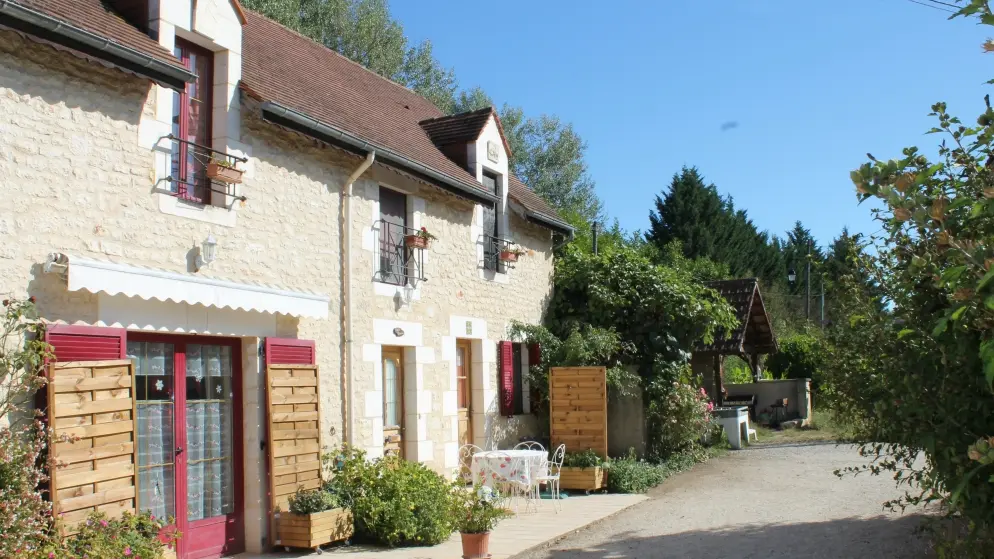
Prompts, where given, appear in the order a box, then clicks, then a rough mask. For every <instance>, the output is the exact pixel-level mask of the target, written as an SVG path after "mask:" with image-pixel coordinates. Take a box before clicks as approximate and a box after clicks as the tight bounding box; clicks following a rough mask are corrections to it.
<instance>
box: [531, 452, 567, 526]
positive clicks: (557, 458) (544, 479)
mask: <svg viewBox="0 0 994 559" xmlns="http://www.w3.org/2000/svg"><path fill="white" fill-rule="evenodd" d="M565 458H566V445H564V444H561V445H559V446H558V447H557V448H556V451H555V452H554V453H553V454H552V458H551V459H550V460H549V462H548V465H547V467H546V471H545V472H543V473H542V475H540V476H538V478H536V481H537V482H538V484H539V485H541V484H543V483H544V484H546V485H548V486H549V494H550V495H552V507H553V508H554V509H556V512H557V513H558V512H560V511H562V499H561V498H560V496H559V475H560V474H561V473H562V470H563V460H564V459H565Z"/></svg>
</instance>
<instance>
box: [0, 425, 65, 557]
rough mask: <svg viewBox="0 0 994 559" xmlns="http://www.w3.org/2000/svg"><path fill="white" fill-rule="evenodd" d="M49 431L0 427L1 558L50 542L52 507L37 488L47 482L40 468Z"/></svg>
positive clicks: (31, 549)
mask: <svg viewBox="0 0 994 559" xmlns="http://www.w3.org/2000/svg"><path fill="white" fill-rule="evenodd" d="M47 448H48V432H47V431H46V430H45V429H44V427H43V426H42V425H41V424H40V423H37V424H35V425H32V426H31V427H26V428H25V427H20V428H18V427H14V428H11V427H3V428H0V533H2V534H3V537H2V538H0V557H16V556H17V555H18V553H19V552H24V551H27V552H31V551H38V550H40V549H42V548H44V547H46V546H47V545H48V544H49V543H50V542H52V541H53V533H52V523H51V518H52V516H51V515H52V506H51V503H50V502H48V501H47V500H45V499H44V498H43V497H42V494H41V492H40V491H39V487H40V486H41V485H42V484H43V483H45V482H46V481H47V480H48V476H47V475H46V474H45V471H44V470H43V469H42V468H41V467H40V464H41V463H42V462H43V461H44V458H43V457H44V456H45V454H46V453H47Z"/></svg>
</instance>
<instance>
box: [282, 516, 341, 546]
mask: <svg viewBox="0 0 994 559" xmlns="http://www.w3.org/2000/svg"><path fill="white" fill-rule="evenodd" d="M353 529H354V528H353V520H352V511H350V510H349V509H345V508H338V509H332V510H326V511H324V512H316V513H313V514H290V513H288V512H281V513H279V514H278V516H277V517H276V545H278V546H283V547H304V548H309V549H316V548H318V547H320V546H322V545H324V544H328V543H331V542H337V541H340V540H347V539H349V538H351V537H352V532H353Z"/></svg>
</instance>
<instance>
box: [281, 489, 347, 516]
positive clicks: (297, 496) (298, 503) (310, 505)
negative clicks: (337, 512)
mask: <svg viewBox="0 0 994 559" xmlns="http://www.w3.org/2000/svg"><path fill="white" fill-rule="evenodd" d="M340 506H342V505H341V503H340V502H339V499H338V496H337V495H335V494H334V493H332V492H330V491H326V490H324V489H298V490H297V492H296V493H294V494H293V495H291V496H290V513H291V514H314V513H316V512H324V511H326V510H331V509H335V508H338V507H340Z"/></svg>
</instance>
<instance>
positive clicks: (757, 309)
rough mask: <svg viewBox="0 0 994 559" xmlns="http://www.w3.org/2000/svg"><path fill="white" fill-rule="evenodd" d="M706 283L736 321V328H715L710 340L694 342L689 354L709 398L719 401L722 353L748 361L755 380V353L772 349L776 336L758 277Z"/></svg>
mask: <svg viewBox="0 0 994 559" xmlns="http://www.w3.org/2000/svg"><path fill="white" fill-rule="evenodd" d="M707 286H708V287H710V288H711V289H714V290H715V291H717V292H718V293H719V294H720V295H721V296H722V297H723V298H724V299H725V300H726V301H728V303H729V304H730V305H731V306H732V307H733V308H734V309H735V317H736V318H737V319H738V321H739V326H738V328H736V329H735V330H733V331H732V332H730V333H728V332H725V331H724V330H719V331H718V332H717V333H716V334H715V341H714V342H713V343H710V344H704V343H699V344H698V345H696V346H695V347H694V352H693V356H692V358H691V367H692V368H693V370H694V372H695V373H697V374H699V375H701V376H702V377H703V380H704V388H705V390H707V391H708V394H709V395H710V396H711V399H712V400H714V401H715V402H718V404H721V401H722V385H723V382H724V381H723V377H724V359H725V357H726V356H728V355H736V356H739V357H741V358H742V359H743V360H744V361H745V362H747V363H749V367H750V368H751V369H752V379H753V382H757V381H758V380H759V356H760V355H766V354H770V353H775V352H776V351H777V339H776V336H775V335H774V334H773V324H772V323H771V321H770V316H769V314H767V312H766V306H765V305H764V304H763V295H762V294H761V293H760V292H759V280H757V279H756V278H744V279H734V280H723V281H714V282H710V283H708V284H707ZM726 336H727V337H726Z"/></svg>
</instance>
